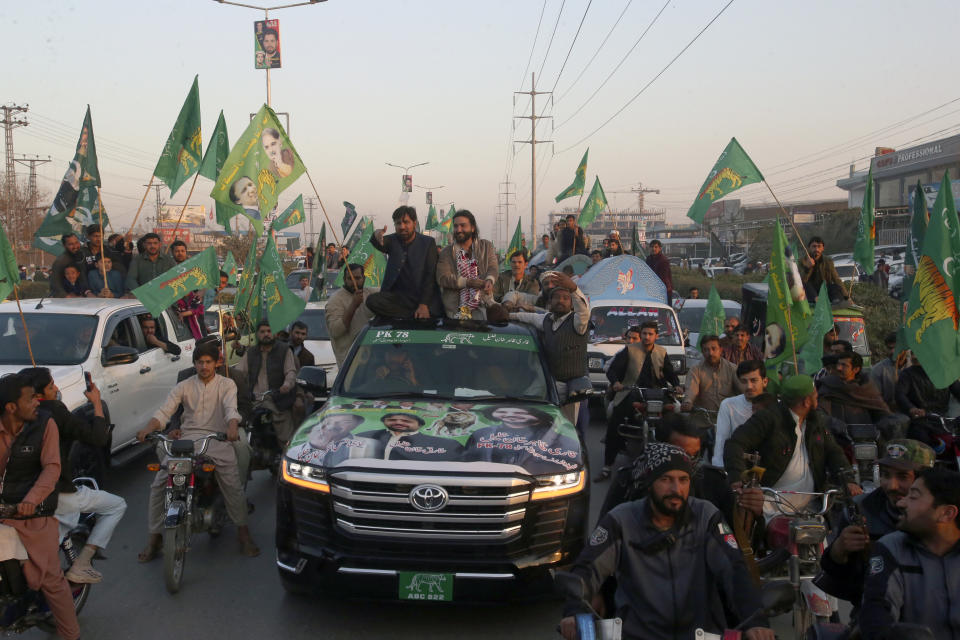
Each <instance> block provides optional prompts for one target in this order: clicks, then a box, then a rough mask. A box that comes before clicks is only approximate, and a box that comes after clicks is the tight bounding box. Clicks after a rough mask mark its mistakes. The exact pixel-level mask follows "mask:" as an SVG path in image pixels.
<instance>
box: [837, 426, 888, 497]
mask: <svg viewBox="0 0 960 640" xmlns="http://www.w3.org/2000/svg"><path fill="white" fill-rule="evenodd" d="M846 433H847V438H846V439H845V440H844V443H843V445H844V446H843V448H844V452H845V453H846V454H847V458H848V459H849V460H850V464H852V465H853V469H854V472H855V473H856V482H857V484H864V483H866V486H864V490H869V489H870V487H871V486H876V483H877V482H878V481H879V477H878V474H879V471H878V469H877V459H878V458H879V450H880V447H879V444H878V442H879V439H880V430H879V429H877V427H876V425H873V424H870V423H866V424H848V425H847V428H846Z"/></svg>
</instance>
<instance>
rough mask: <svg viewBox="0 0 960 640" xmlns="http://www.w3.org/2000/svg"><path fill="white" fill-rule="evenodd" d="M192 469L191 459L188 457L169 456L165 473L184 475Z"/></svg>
mask: <svg viewBox="0 0 960 640" xmlns="http://www.w3.org/2000/svg"><path fill="white" fill-rule="evenodd" d="M192 471H193V460H191V459H190V458H171V459H170V460H168V461H167V473H169V474H170V475H186V474H190V473H191V472H192Z"/></svg>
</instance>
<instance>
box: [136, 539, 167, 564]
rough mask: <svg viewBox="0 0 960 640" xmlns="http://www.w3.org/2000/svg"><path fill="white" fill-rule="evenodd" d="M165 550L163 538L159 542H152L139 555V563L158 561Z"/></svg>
mask: <svg viewBox="0 0 960 640" xmlns="http://www.w3.org/2000/svg"><path fill="white" fill-rule="evenodd" d="M162 550H163V538H160V541H159V542H156V541H153V540H151V541H150V542H148V543H147V546H146V547H144V549H143V551H141V552H140V553H138V554H137V562H150V561H151V560H156V559H157V558H158V557H159V556H160V554H161V553H162Z"/></svg>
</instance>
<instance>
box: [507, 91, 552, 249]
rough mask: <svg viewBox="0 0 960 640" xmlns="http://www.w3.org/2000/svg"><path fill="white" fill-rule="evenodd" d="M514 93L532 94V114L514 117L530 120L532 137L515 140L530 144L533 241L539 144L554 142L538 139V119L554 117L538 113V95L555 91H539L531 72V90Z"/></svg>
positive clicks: (531, 227)
mask: <svg viewBox="0 0 960 640" xmlns="http://www.w3.org/2000/svg"><path fill="white" fill-rule="evenodd" d="M514 94H522V95H525V96H530V115H529V116H514V118H521V119H523V120H530V139H529V140H514V142H515V143H521V144H529V145H530V238H531V242H532V241H533V238H535V237H536V236H537V145H538V144H544V143H546V142H553V140H537V120H543V119H550V120H552V119H553V116H546V118H545V117H544V116H538V115H537V96H540V95H550V96H551V99H552V96H553V93H552V92H551V91H537V74H535V73H531V74H530V91H514Z"/></svg>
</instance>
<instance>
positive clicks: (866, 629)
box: [860, 469, 960, 640]
mask: <svg viewBox="0 0 960 640" xmlns="http://www.w3.org/2000/svg"><path fill="white" fill-rule="evenodd" d="M918 476H919V477H918V478H917V479H916V480H915V481H914V483H913V485H911V487H910V489H909V491H908V492H907V495H906V496H905V497H903V498H901V499H900V500H899V502H897V507H899V508H900V509H903V516H902V517H901V518H900V521H899V522H898V523H897V529H899V531H895V532H893V533H890V534H887V535H885V536H884V537H882V538H880V540H879V541H877V544H876V545H875V546H874V549H873V552H872V554H871V556H870V559H869V561H868V562H867V567H868V569H867V580H866V583H865V584H864V587H863V607H862V609H861V613H860V629H861V631H862V633H863V638H864V640H878V639H880V638H887V637H890V636H888V635H887V633H888V632H889V628H890V626H891V625H892V624H895V623H898V622H903V623H908V624H916V625H923V626H925V627H927V628H928V629H929V630H930V631H931V633H932V636H931V637H933V638H938V639H940V638H957V637H960V607H958V606H956V603H957V602H960V544H958V543H960V523H958V517H960V473H957V472H955V471H947V470H945V469H924V470H923V471H921V472H920V473H919V474H918Z"/></svg>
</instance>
